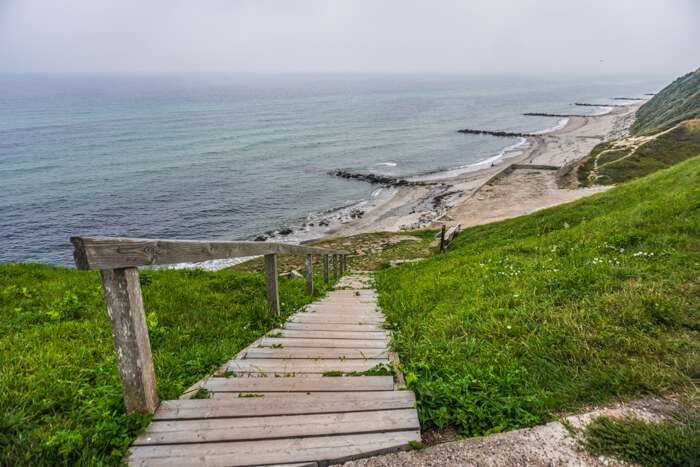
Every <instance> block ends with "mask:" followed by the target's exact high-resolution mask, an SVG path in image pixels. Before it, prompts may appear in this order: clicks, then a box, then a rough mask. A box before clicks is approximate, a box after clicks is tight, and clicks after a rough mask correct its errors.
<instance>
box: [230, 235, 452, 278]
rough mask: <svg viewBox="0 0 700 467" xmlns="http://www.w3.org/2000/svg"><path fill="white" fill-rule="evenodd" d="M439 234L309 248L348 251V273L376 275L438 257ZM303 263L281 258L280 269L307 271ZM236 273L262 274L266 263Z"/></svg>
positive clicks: (338, 240) (356, 238) (353, 239)
mask: <svg viewBox="0 0 700 467" xmlns="http://www.w3.org/2000/svg"><path fill="white" fill-rule="evenodd" d="M437 232H438V231H437V230H415V231H412V232H371V233H363V234H358V235H352V236H349V237H335V238H330V239H327V240H321V241H317V242H313V243H309V245H310V246H318V247H323V248H332V249H339V250H345V251H347V252H348V269H350V270H355V271H375V270H379V269H386V268H387V267H389V262H390V261H392V260H397V259H415V258H422V257H426V256H430V255H431V254H434V253H435V252H437V251H438V250H439V247H440V243H439V242H440V241H439V238H438V237H436V236H435V235H436V234H437ZM317 258H318V257H314V274H322V273H323V269H322V268H323V263H322V261H320V260H319V259H317ZM303 261H304V260H303V258H301V257H300V256H290V255H279V268H280V270H281V271H289V270H292V269H297V270H301V269H303V267H304V264H303ZM232 269H233V270H236V271H246V272H259V271H262V270H263V261H262V259H261V258H255V259H252V260H250V261H246V262H244V263H241V264H238V265H236V266H233V267H232ZM331 271H332V266H331ZM331 274H332V272H331Z"/></svg>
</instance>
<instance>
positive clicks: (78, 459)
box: [0, 264, 325, 465]
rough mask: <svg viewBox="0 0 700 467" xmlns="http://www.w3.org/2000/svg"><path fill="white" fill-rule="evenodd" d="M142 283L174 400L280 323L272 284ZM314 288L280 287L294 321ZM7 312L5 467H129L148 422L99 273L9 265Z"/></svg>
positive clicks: (168, 394)
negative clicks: (125, 368)
mask: <svg viewBox="0 0 700 467" xmlns="http://www.w3.org/2000/svg"><path fill="white" fill-rule="evenodd" d="M320 279H321V278H318V277H317V278H316V288H317V289H319V292H323V291H324V290H325V287H324V285H323V284H322V282H323V281H322V280H320ZM141 283H142V289H143V295H144V301H145V308H146V313H147V320H148V324H149V334H150V338H151V346H152V348H153V358H154V363H155V367H156V379H157V383H158V392H159V395H160V397H161V398H162V399H172V398H175V397H177V396H178V395H180V394H181V393H182V392H183V391H184V390H185V389H186V388H188V387H189V386H190V385H191V384H193V383H194V382H195V381H197V380H199V379H200V378H202V377H203V376H204V375H206V374H207V373H208V372H210V371H212V370H214V369H216V368H218V367H219V365H221V364H222V363H223V362H224V361H226V360H227V359H229V358H231V357H232V356H233V355H235V354H236V353H237V352H238V351H239V350H241V349H242V348H243V347H245V346H246V345H248V344H250V343H251V342H252V341H254V340H255V339H256V338H258V337H259V336H261V335H263V334H264V333H265V332H267V331H268V330H269V329H271V328H272V327H274V325H275V324H276V323H275V320H274V319H272V317H271V316H270V315H269V313H267V310H266V301H265V282H264V279H263V277H262V276H261V275H256V274H243V273H238V272H227V271H226V272H224V271H222V272H218V273H209V272H203V271H183V270H179V271H173V270H159V271H142V272H141ZM303 289H304V281H287V280H284V279H282V280H280V298H281V302H282V303H283V306H282V311H283V314H289V313H290V312H291V311H292V310H293V309H295V308H296V307H298V306H301V305H302V304H305V303H308V302H309V301H310V300H311V299H310V298H309V297H307V296H305V295H304V294H303ZM0 310H1V311H0V313H2V314H1V315H0V316H1V319H0V394H1V395H2V396H1V397H0V465H13V464H16V463H20V462H21V463H27V464H31V465H39V464H71V465H72V464H75V463H85V464H96V463H111V464H117V463H118V462H119V459H120V458H121V457H122V456H123V454H124V452H125V449H126V447H127V446H128V445H129V443H130V442H131V440H132V439H133V438H134V437H135V435H136V434H137V432H138V430H139V429H140V427H141V426H142V424H143V423H144V421H145V418H144V417H141V416H138V415H134V416H130V417H127V416H126V415H125V414H124V403H123V401H122V395H121V386H120V383H119V376H118V373H117V368H116V363H115V356H114V348H113V345H112V338H111V333H110V330H109V322H108V320H107V313H106V311H105V305H104V298H103V295H102V289H101V283H100V279H99V275H98V273H97V272H81V271H76V270H71V269H67V268H54V267H49V266H42V265H35V264H3V265H0Z"/></svg>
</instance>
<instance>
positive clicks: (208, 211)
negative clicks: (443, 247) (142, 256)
mask: <svg viewBox="0 0 700 467" xmlns="http://www.w3.org/2000/svg"><path fill="white" fill-rule="evenodd" d="M670 79H671V77H670V76H560V75H558V76H544V75H543V76H532V75H530V76H516V75H507V76H487V75H304V74H299V75H257V74H231V75H228V74H215V75H200V74H179V75H159V74H155V75H89V74H87V75H84V74H79V75H78V74H77V75H70V74H61V75H52V74H7V75H0V261H16V262H19V261H22V262H42V263H49V264H60V265H72V264H73V262H72V246H71V244H70V242H69V240H68V239H69V237H70V236H73V235H101V236H127V237H148V238H178V239H210V240H251V239H253V238H254V237H256V236H257V235H259V234H261V233H263V232H270V231H275V230H279V229H282V228H285V227H291V228H295V229H296V230H297V232H298V233H299V232H303V230H300V227H301V225H302V224H304V223H306V222H308V221H309V220H310V219H317V218H318V217H322V216H324V215H327V214H328V213H330V212H333V211H334V210H336V209H339V208H341V207H344V206H349V205H353V204H354V203H357V202H360V201H362V200H365V199H367V198H369V197H371V196H372V193H373V192H374V193H375V194H376V192H377V191H379V190H377V186H372V185H369V184H367V183H365V182H361V181H356V180H346V179H343V178H338V177H334V176H331V175H329V172H330V171H333V170H337V169H344V170H350V171H354V172H373V173H381V174H386V175H392V176H401V177H410V176H417V175H426V174H431V173H435V172H439V171H446V170H450V169H455V168H459V167H464V166H468V165H471V164H477V163H479V162H484V161H488V160H492V159H493V158H494V157H497V156H499V155H501V154H502V152H503V150H504V149H505V148H507V147H511V148H512V147H514V146H515V145H517V144H518V143H519V141H518V139H517V138H498V137H491V136H482V135H465V134H461V133H458V132H457V130H458V129H461V128H467V127H468V128H479V129H491V130H507V131H522V132H536V131H545V130H547V129H549V128H552V127H555V126H557V125H558V124H561V123H562V122H561V119H559V118H546V117H525V116H523V115H522V113H524V112H548V113H573V114H592V113H597V112H600V111H601V108H598V107H575V106H573V105H572V103H573V102H590V103H596V104H601V106H602V105H605V104H611V103H620V102H621V101H617V100H613V98H615V97H642V96H643V95H644V94H646V93H652V92H656V91H658V90H659V89H661V88H662V87H663V86H665V85H666V84H667V83H668V82H669V81H670ZM302 237H303V235H302V236H299V235H296V236H294V235H293V236H292V237H290V238H292V239H299V238H302Z"/></svg>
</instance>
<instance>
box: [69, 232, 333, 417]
mask: <svg viewBox="0 0 700 467" xmlns="http://www.w3.org/2000/svg"><path fill="white" fill-rule="evenodd" d="M70 241H71V242H72V243H73V245H74V246H75V251H74V252H73V256H74V258H75V265H76V267H77V268H78V269H81V270H94V269H98V270H99V271H100V274H101V276H102V289H103V291H104V294H105V302H106V304H107V314H108V315H109V322H110V326H111V328H112V338H113V339H114V349H115V352H116V354H117V365H118V367H119V377H120V378H121V382H122V391H123V393H124V402H125V404H126V410H127V412H128V413H131V412H140V413H153V411H154V410H155V409H156V407H157V405H158V393H157V391H156V378H155V373H154V370H153V357H152V355H151V344H150V341H149V339H148V328H147V326H146V315H145V311H144V307H143V297H142V295H141V284H140V282H139V272H138V267H139V266H158V265H166V264H177V263H197V262H201V261H207V260H213V259H226V258H240V257H246V256H260V255H263V256H264V258H265V283H266V289H267V304H268V308H269V309H270V311H271V312H272V313H275V314H276V315H279V314H280V306H279V288H278V283H277V255H278V254H290V255H304V256H305V262H304V264H305V268H306V271H305V272H306V274H305V277H306V293H307V294H312V293H313V261H312V256H313V255H317V256H319V255H320V256H323V278H324V280H325V282H326V283H329V281H330V277H329V275H330V274H329V257H330V256H333V277H334V279H337V278H338V275H342V274H343V272H344V271H345V269H346V268H347V252H345V251H343V250H331V249H326V248H317V247H310V246H304V245H290V244H286V243H268V242H202V241H194V240H151V239H143V238H108V237H71V239H70Z"/></svg>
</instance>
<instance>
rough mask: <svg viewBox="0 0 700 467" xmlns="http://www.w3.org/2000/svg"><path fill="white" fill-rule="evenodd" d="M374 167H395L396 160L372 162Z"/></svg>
mask: <svg viewBox="0 0 700 467" xmlns="http://www.w3.org/2000/svg"><path fill="white" fill-rule="evenodd" d="M373 166H375V167H396V162H380V163H378V164H373Z"/></svg>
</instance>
